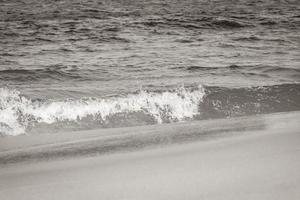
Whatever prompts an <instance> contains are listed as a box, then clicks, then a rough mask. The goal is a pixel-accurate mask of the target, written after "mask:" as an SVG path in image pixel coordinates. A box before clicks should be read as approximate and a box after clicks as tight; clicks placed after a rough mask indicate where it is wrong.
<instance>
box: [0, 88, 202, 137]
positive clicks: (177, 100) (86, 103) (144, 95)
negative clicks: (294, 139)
mask: <svg viewBox="0 0 300 200" xmlns="http://www.w3.org/2000/svg"><path fill="white" fill-rule="evenodd" d="M204 95H205V92H204V88H203V87H202V86H198V88H196V89H187V88H184V87H180V88H177V89H175V90H172V91H165V92H147V91H140V92H138V93H137V94H128V95H127V96H124V97H111V98H106V99H105V98H103V99H97V98H83V99H79V100H71V99H69V100H65V101H50V100H49V101H46V102H38V101H32V100H31V99H28V98H25V97H23V96H21V95H20V92H18V91H16V90H9V89H7V88H1V89H0V132H1V133H2V134H5V135H19V134H24V133H25V132H26V129H27V128H28V126H34V125H35V124H37V123H46V124H53V123H56V122H68V121H72V122H76V121H79V120H82V119H84V118H86V117H91V118H92V119H93V120H98V121H99V122H103V121H104V122H105V121H106V120H108V118H109V117H111V116H114V115H116V114H120V113H123V114H125V115H124V117H126V113H127V114H128V113H135V112H142V113H144V114H146V115H150V116H151V117H153V118H154V119H155V120H156V122H157V123H163V122H165V121H182V120H185V119H188V118H192V117H193V116H195V115H198V114H199V109H198V107H199V103H200V102H201V101H202V99H203V96H204Z"/></svg>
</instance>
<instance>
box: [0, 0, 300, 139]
mask: <svg viewBox="0 0 300 200" xmlns="http://www.w3.org/2000/svg"><path fill="white" fill-rule="evenodd" d="M299 13H300V3H299V1H296V0H295V1H293V0H289V1H283V0H282V1H275V0H274V1H272V0H252V1H246V0H239V1H232V0H215V1H209V0H198V1H192V0H188V1H179V0H168V1H165V0H164V1H162V0H150V1H142V0H141V1H133V0H115V1H96V0H75V1H70V0H60V1H48V0H41V1H36V0H24V1H16V0H9V1H8V0H2V1H0V87H1V88H2V89H1V90H0V127H1V128H0V132H1V133H2V134H11V135H16V134H20V133H25V132H31V131H33V132H34V130H33V129H34V128H32V127H35V129H36V130H39V131H40V130H46V131H48V130H49V129H51V131H59V130H61V129H65V128H67V129H68V128H69V129H72V130H73V129H75V130H77V129H87V128H94V127H115V126H130V125H140V124H149V123H150V124H151V123H161V122H177V121H182V120H193V119H206V118H213V117H232V116H240V115H248V114H258V113H268V112H278V111H290V110H299V108H300V105H299V103H300V84H299V82H300V53H299V52H300V51H299V49H300V36H299V31H300V15H299ZM199 85H200V86H199ZM199 88H201V89H199ZM23 96H24V97H23ZM90 98H92V99H90ZM87 99H89V100H87ZM102 101H105V102H106V103H107V102H109V103H107V105H106V106H105V107H103V105H102V104H100V103H99V102H102ZM124 101H125V102H126V105H124V104H122V105H121V103H122V102H123V103H124ZM129 104H130V105H129ZM83 105H85V108H83ZM108 105H109V106H108ZM177 105H178V106H177ZM82 109H85V110H82ZM107 109H108V111H106V114H103V112H104V111H103V110H107ZM62 116H65V117H62ZM108 119H110V120H108ZM103 121H104V122H105V123H103ZM103 124H104V125H103ZM49 126H50V127H49ZM53 126H54V127H53ZM37 127H43V128H37Z"/></svg>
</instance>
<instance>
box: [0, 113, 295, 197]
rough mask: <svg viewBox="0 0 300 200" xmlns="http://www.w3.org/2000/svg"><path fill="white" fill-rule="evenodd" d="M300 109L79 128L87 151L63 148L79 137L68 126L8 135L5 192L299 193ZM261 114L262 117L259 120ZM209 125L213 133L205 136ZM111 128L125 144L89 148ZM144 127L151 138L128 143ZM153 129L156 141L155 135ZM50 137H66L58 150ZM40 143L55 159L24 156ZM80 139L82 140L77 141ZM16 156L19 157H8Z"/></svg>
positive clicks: (0, 183)
mask: <svg viewBox="0 0 300 200" xmlns="http://www.w3.org/2000/svg"><path fill="white" fill-rule="evenodd" d="M299 117H300V113H299V112H290V113H279V114H271V115H260V116H252V117H243V118H233V119H223V120H206V121H199V122H192V123H181V124H175V125H173V124H169V125H156V126H145V127H132V128H125V129H124V130H125V131H124V132H123V133H122V134H119V135H118V134H116V133H114V131H116V132H119V133H120V131H121V129H111V130H96V131H90V132H89V131H87V132H89V134H88V133H87V132H79V133H78V134H77V135H76V134H74V133H73V140H75V139H76V141H77V143H76V144H77V146H80V148H81V149H82V154H81V156H79V155H78V154H80V153H78V152H80V150H79V148H78V149H77V150H76V151H74V152H75V153H74V152H72V153H70V154H68V153H66V154H65V155H64V157H62V155H61V154H60V153H58V152H59V148H62V146H65V147H66V146H68V145H69V144H70V143H71V142H70V141H71V140H72V139H71V136H69V135H68V133H66V134H62V135H61V137H60V139H57V135H55V134H53V135H51V134H49V135H44V136H41V135H36V136H30V137H33V138H36V139H32V140H30V141H31V142H27V143H26V142H24V143H23V146H22V144H21V142H18V137H8V138H3V139H2V141H1V148H2V149H1V154H0V158H1V170H0V199H7V200H10V199H31V200H32V199H108V200H110V199H112V200H113V199H120V200H121V199H123V200H124V199H128V200H129V199H149V200H150V199H264V200H266V199H272V200H274V199H295V200H296V199H299V198H300V173H299V169H300V159H299V158H300V146H299V144H300V135H299V130H300V129H299V128H300V127H299V119H300V118H299ZM237 122H238V123H237ZM255 122H260V123H257V127H256V128H255ZM187 126H190V127H191V128H190V129H187ZM230 126H232V127H231V131H230V128H229V127H230ZM181 127H183V128H181ZM201 127H202V128H203V127H205V130H207V132H203V129H201ZM221 127H223V128H221ZM238 127H239V128H238ZM250 127H251V128H250ZM197 129H198V130H199V131H198V134H197V132H195V130H197ZM224 129H226V130H224ZM138 130H140V133H139V132H138ZM151 130H152V131H151ZM213 130H214V131H213ZM161 131H166V134H167V135H168V137H167V138H169V140H168V142H166V138H165V139H162V138H164V137H163V134H162V133H161ZM96 132H98V136H96ZM121 132H122V131H121ZM209 132H210V133H211V135H210V137H207V135H209V134H206V136H205V134H204V133H209ZM154 133H158V134H157V135H156V134H154ZM108 134H112V136H111V138H113V137H114V139H115V141H117V142H116V143H118V144H119V145H120V144H121V146H122V148H118V149H114V148H113V146H114V145H113V144H115V143H113V142H111V143H110V144H111V146H110V147H109V146H106V148H110V149H111V152H110V151H105V152H102V153H101V152H98V154H99V155H96V152H93V150H91V149H89V150H88V148H86V145H91V144H92V143H91V141H98V142H99V145H100V146H101V144H102V143H101V141H102V142H105V141H108V137H109V136H108ZM139 134H140V135H141V136H140V137H137V138H138V139H139V141H140V143H141V144H143V145H140V146H137V147H135V148H127V147H126V144H130V142H129V141H130V140H133V138H136V137H133V135H139ZM146 135H150V136H149V137H146ZM158 135H160V136H158ZM171 135H176V137H171ZM185 135H189V136H191V135H192V136H193V137H191V138H193V140H194V141H193V142H192V141H191V140H186V139H185ZM52 136H56V140H54V139H53V138H54V137H52ZM180 136H182V137H180ZM24 137H27V136H24ZM43 137H44V138H43ZM74 137H75V139H74ZM76 137H77V138H76ZM153 137H156V142H151V141H152V140H149V138H153ZM158 137H159V138H161V140H159V138H158ZM20 138H22V137H20ZM45 138H47V139H48V142H49V141H50V143H51V141H53V142H55V143H56V144H58V143H60V146H56V147H57V148H58V151H57V152H56V153H53V154H51V152H53V151H54V150H53V149H52V146H53V144H49V143H48V144H46V143H45V140H43V139H45ZM50 138H52V140H51V139H50ZM100 138H101V139H100ZM118 138H122V139H126V141H127V142H124V141H123V143H122V142H120V141H121V140H120V139H118ZM129 138H131V139H129ZM178 138H180V139H178ZM203 138H205V139H203ZM20 141H21V140H20ZM23 141H25V140H23ZM143 141H144V142H143ZM4 144H6V148H5V145H4ZM38 144H39V145H38ZM8 146H9V147H8ZM34 146H35V148H39V150H38V152H41V153H42V154H43V155H44V157H47V156H45V155H48V158H47V160H43V159H39V156H38V154H33V155H35V156H33V158H30V157H27V158H24V159H21V158H18V156H17V154H20V152H27V153H29V152H33V150H34V148H33V147H34ZM68 147H70V146H68ZM72 147H73V148H74V149H76V148H77V147H76V145H74V143H73V144H72ZM94 147H95V145H94ZM30 149H31V150H30ZM94 149H95V148H94ZM98 150H101V149H100V148H98ZM86 151H89V153H84V152H86ZM94 151H97V150H94ZM45 152H48V154H46V153H45ZM69 152H71V151H69ZM76 152H77V153H76ZM23 155H25V154H23ZM25 157H26V156H25ZM9 158H12V159H15V160H14V162H11V163H10V162H8V160H7V159H9ZM4 160H5V162H3V161H4Z"/></svg>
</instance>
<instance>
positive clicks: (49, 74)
mask: <svg viewBox="0 0 300 200" xmlns="http://www.w3.org/2000/svg"><path fill="white" fill-rule="evenodd" d="M75 68H76V66H63V65H52V66H48V67H45V68H42V69H41V68H37V69H4V70H0V80H3V81H18V82H19V81H28V80H31V81H37V80H41V79H55V80H60V79H63V80H64V79H80V78H82V77H81V75H80V73H74V69H75Z"/></svg>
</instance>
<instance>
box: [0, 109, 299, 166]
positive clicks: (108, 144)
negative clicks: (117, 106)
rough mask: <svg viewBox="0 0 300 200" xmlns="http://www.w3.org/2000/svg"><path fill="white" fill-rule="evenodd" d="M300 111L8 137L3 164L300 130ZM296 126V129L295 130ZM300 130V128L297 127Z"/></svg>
mask: <svg viewBox="0 0 300 200" xmlns="http://www.w3.org/2000/svg"><path fill="white" fill-rule="evenodd" d="M299 118H300V112H288V113H274V114H265V115H256V116H248V117H236V118H230V119H212V120H200V121H191V122H185V123H173V124H160V125H148V126H137V127H123V128H111V129H97V130H87V131H76V132H66V133H55V134H51V133H50V134H40V135H38V134H36V135H30V136H27V135H24V136H14V137H5V138H1V140H0V165H7V164H13V163H19V162H36V161H45V160H55V159H69V158H73V157H84V156H99V155H103V154H111V153H116V152H128V151H137V150H140V149H147V148H154V147H159V146H166V145H171V144H177V143H188V142H193V141H201V140H212V139H217V138H223V137H231V136H240V135H247V134H251V133H254V132H261V133H265V132H270V130H273V131H274V130H276V128H274V124H276V126H278V125H280V124H282V125H283V126H284V125H286V123H288V125H289V126H294V129H297V123H298V122H299V120H297V119H299ZM295 126H296V127H295ZM298 127H299V125H298Z"/></svg>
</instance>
